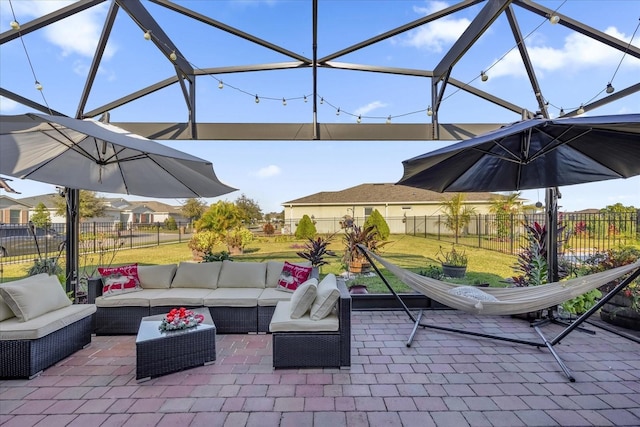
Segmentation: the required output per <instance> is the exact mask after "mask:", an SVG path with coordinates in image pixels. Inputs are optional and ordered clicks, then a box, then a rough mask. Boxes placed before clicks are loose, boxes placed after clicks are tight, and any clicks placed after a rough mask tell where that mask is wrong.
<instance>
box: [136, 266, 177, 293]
mask: <svg viewBox="0 0 640 427" xmlns="http://www.w3.org/2000/svg"><path fill="white" fill-rule="evenodd" d="M177 267H178V266H177V265H175V264H162V265H138V277H139V278H140V286H142V289H169V288H170V287H171V281H172V280H173V276H174V274H175V273H176V268H177Z"/></svg>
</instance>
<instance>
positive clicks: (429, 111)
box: [427, 105, 433, 117]
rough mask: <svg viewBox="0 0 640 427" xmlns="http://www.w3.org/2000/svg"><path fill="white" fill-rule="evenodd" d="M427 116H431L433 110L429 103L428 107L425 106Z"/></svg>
mask: <svg viewBox="0 0 640 427" xmlns="http://www.w3.org/2000/svg"><path fill="white" fill-rule="evenodd" d="M427 116H429V117H431V116H433V110H432V109H431V105H429V107H428V108H427Z"/></svg>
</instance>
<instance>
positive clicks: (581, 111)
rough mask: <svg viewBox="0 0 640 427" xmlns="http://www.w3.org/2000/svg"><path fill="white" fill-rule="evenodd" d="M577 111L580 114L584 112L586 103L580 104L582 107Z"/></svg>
mask: <svg viewBox="0 0 640 427" xmlns="http://www.w3.org/2000/svg"><path fill="white" fill-rule="evenodd" d="M576 113H577V114H578V115H580V114H584V105H582V104H580V108H578V111H576Z"/></svg>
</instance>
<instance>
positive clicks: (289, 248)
mask: <svg viewBox="0 0 640 427" xmlns="http://www.w3.org/2000/svg"><path fill="white" fill-rule="evenodd" d="M389 240H390V243H388V244H387V245H385V246H384V248H383V251H382V252H381V255H382V256H383V257H385V258H386V259H389V260H390V261H391V262H393V263H395V264H397V265H400V266H402V267H405V268H409V269H411V270H412V271H416V272H419V271H420V270H423V269H426V268H428V267H429V266H439V265H440V263H439V262H438V261H437V259H436V258H435V256H436V253H437V252H438V250H439V248H440V245H441V244H442V242H438V241H435V240H429V239H424V238H420V237H414V236H404V235H392V236H391V237H390V239H389ZM304 243H305V242H304V241H301V240H295V239H293V238H285V237H278V238H274V237H260V238H258V239H256V240H255V241H254V242H252V243H251V244H250V245H249V246H248V247H247V248H246V249H245V253H244V254H243V255H238V256H235V257H234V260H236V261H260V262H262V261H268V260H280V261H292V262H295V261H300V260H301V258H299V257H298V256H297V255H296V252H297V251H300V250H301V249H302V245H303V244H304ZM442 246H443V247H444V249H445V250H448V249H450V246H451V245H450V244H446V243H445V244H442ZM224 249H225V248H224V247H222V246H221V247H220V248H218V250H220V251H222V250H224ZM330 249H332V250H334V251H335V252H336V253H338V254H339V255H341V254H342V252H343V245H342V241H341V236H340V235H338V236H336V238H335V239H334V241H333V242H332V243H331V244H330ZM458 249H460V248H458ZM464 250H465V251H466V254H467V255H468V257H469V266H468V268H467V276H466V277H465V278H464V279H458V280H456V282H457V283H469V284H473V283H490V284H491V285H492V286H503V285H504V283H503V280H504V279H506V278H508V277H511V276H512V275H513V271H512V266H513V265H514V264H515V262H516V258H515V257H514V256H511V255H505V254H501V253H498V252H492V251H488V250H484V249H477V248H464ZM109 258H110V257H109ZM191 260H192V254H191V250H190V249H189V248H188V247H187V244H186V243H179V244H170V245H162V246H153V247H148V248H140V249H123V250H120V251H118V252H117V253H116V255H115V257H114V259H113V263H112V265H121V264H128V263H132V262H137V263H139V264H141V265H152V264H169V263H178V262H180V261H191ZM329 260H330V261H331V262H330V264H329V265H325V266H323V267H322V268H321V274H322V275H323V274H327V273H334V274H340V273H342V272H343V271H344V270H343V268H342V264H341V262H340V258H339V257H337V258H330V259H329ZM107 263H108V261H107V257H104V258H103V259H102V260H100V258H99V257H98V255H91V256H87V257H86V259H83V258H81V260H80V264H81V265H85V264H86V265H89V268H92V267H95V265H104V264H107ZM28 267H29V264H4V265H2V270H3V271H2V273H3V275H2V280H3V281H11V280H16V279H19V278H22V277H26V275H27V273H26V271H27V268H28ZM383 273H385V277H388V278H389V281H390V282H391V283H392V285H393V287H394V289H395V290H396V291H398V292H405V291H408V290H409V288H408V287H406V286H405V285H403V284H402V283H401V282H399V281H398V280H396V279H395V278H394V277H392V276H391V275H390V274H389V273H387V272H386V270H383ZM358 281H359V282H362V283H364V284H366V285H367V287H368V288H369V292H386V291H387V290H386V287H385V286H384V284H383V283H382V281H381V280H380V279H379V278H377V277H367V278H360V279H358Z"/></svg>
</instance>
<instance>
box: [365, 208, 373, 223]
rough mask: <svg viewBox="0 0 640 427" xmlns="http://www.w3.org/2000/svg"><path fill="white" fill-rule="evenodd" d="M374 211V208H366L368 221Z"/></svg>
mask: <svg viewBox="0 0 640 427" xmlns="http://www.w3.org/2000/svg"><path fill="white" fill-rule="evenodd" d="M372 213H373V208H364V220H365V221H366V220H367V218H369V216H370V215H371V214H372Z"/></svg>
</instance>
